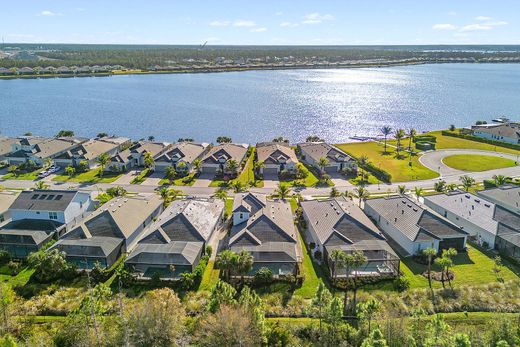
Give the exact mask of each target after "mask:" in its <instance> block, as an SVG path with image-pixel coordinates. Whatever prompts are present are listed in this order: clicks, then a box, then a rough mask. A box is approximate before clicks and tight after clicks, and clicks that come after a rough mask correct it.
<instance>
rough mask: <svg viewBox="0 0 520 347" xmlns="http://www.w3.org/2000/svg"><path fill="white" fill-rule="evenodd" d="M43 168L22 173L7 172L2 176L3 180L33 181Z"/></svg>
mask: <svg viewBox="0 0 520 347" xmlns="http://www.w3.org/2000/svg"><path fill="white" fill-rule="evenodd" d="M42 171H43V169H39V170H36V171H32V172H27V173H24V174H18V175H17V174H14V173H8V174H6V175H4V176H3V177H2V179H4V180H20V181H34V180H36V179H37V178H38V174H39V173H40V172H42Z"/></svg>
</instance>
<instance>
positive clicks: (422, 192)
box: [415, 187, 424, 201]
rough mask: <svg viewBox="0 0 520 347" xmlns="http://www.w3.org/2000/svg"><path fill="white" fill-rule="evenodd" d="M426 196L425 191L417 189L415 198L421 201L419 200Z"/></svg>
mask: <svg viewBox="0 0 520 347" xmlns="http://www.w3.org/2000/svg"><path fill="white" fill-rule="evenodd" d="M423 194H424V190H423V189H422V188H421V187H415V198H416V199H417V201H419V198H420V197H421V196H422V195H423Z"/></svg>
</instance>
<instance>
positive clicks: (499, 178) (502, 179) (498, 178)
mask: <svg viewBox="0 0 520 347" xmlns="http://www.w3.org/2000/svg"><path fill="white" fill-rule="evenodd" d="M493 180H494V181H495V185H496V186H497V187H500V186H503V185H504V184H506V183H507V178H506V176H503V175H494V176H493Z"/></svg>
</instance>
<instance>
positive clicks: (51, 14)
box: [38, 10, 61, 17]
mask: <svg viewBox="0 0 520 347" xmlns="http://www.w3.org/2000/svg"><path fill="white" fill-rule="evenodd" d="M38 16H42V17H54V16H61V14H60V13H55V12H52V11H49V10H44V11H41V12H40V13H39V14H38Z"/></svg>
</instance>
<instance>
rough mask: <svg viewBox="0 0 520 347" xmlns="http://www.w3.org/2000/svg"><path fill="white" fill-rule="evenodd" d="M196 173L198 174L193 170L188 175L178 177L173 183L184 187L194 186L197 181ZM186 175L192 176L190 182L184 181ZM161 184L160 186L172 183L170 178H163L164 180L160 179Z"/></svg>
mask: <svg viewBox="0 0 520 347" xmlns="http://www.w3.org/2000/svg"><path fill="white" fill-rule="evenodd" d="M195 174H196V173H195V172H192V173H190V174H189V175H188V176H185V177H180V178H177V179H175V180H173V182H172V184H171V185H173V186H183V187H189V186H192V185H193V183H195ZM186 177H191V178H192V179H191V180H190V182H189V183H184V179H185V178H186ZM159 185H160V186H164V185H170V180H169V179H167V178H163V179H162V180H160V181H159Z"/></svg>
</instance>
